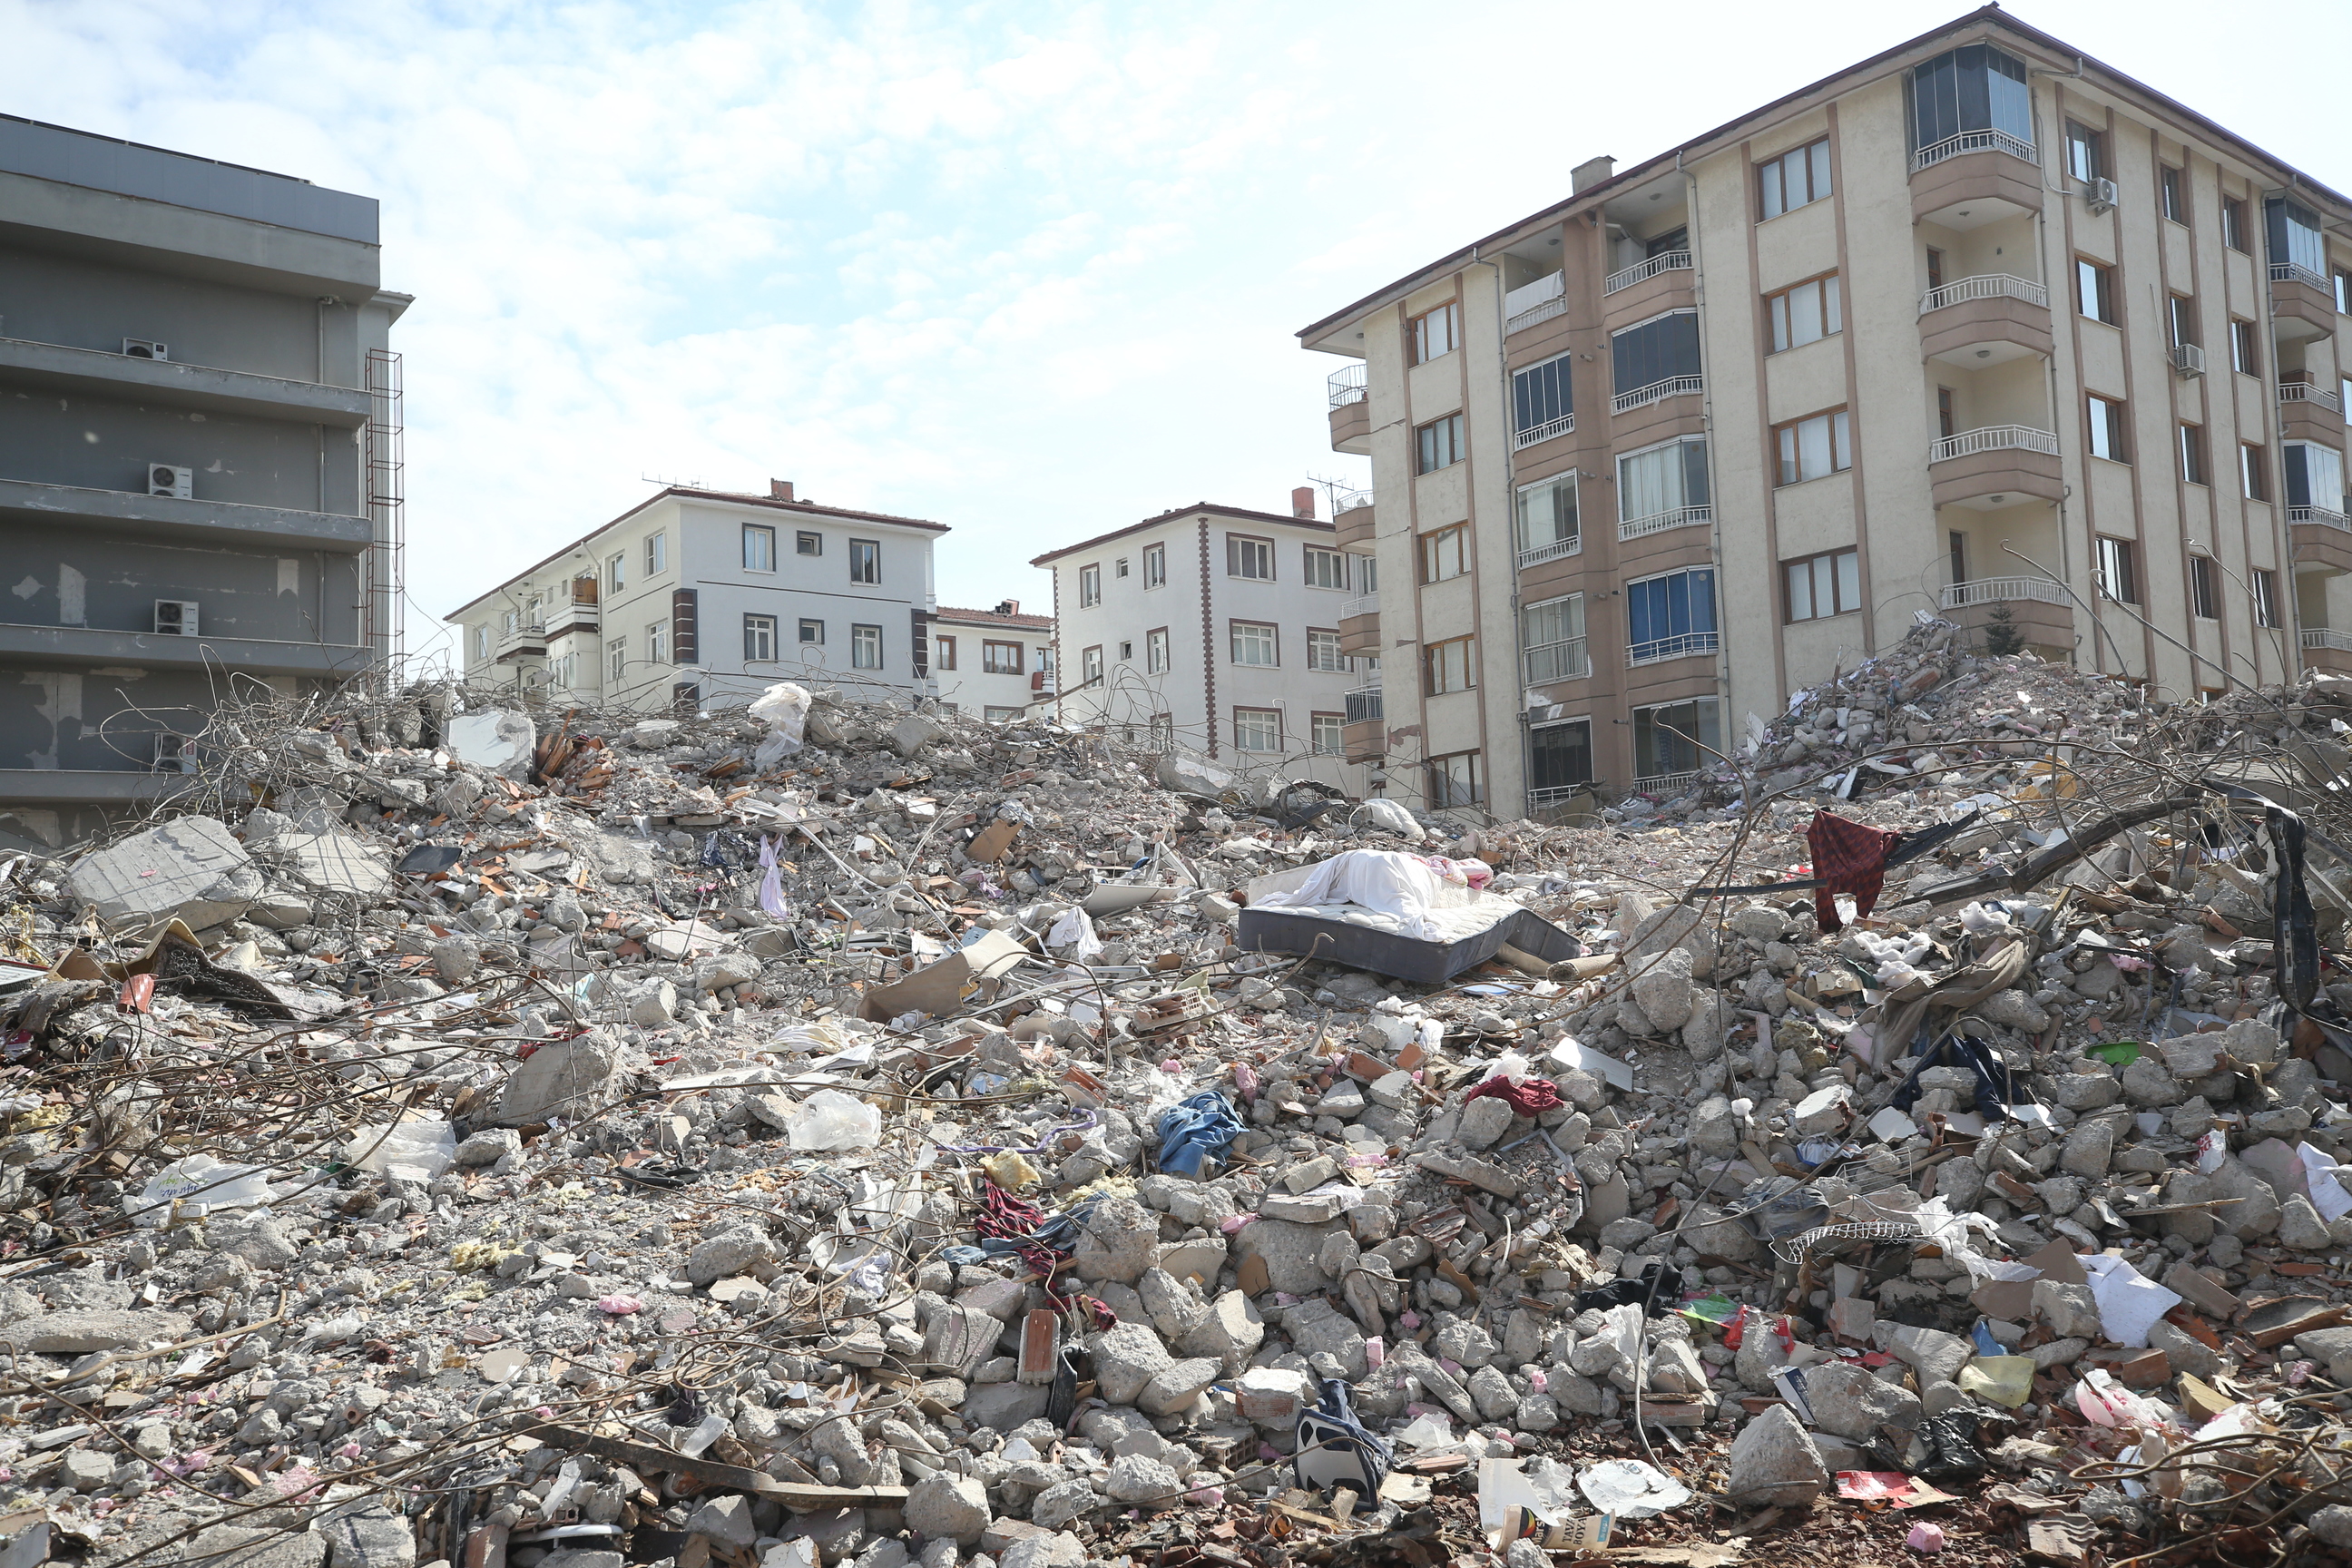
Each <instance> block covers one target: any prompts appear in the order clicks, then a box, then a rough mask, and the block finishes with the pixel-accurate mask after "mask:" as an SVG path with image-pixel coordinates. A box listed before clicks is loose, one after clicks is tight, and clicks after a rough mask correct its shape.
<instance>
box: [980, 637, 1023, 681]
mask: <svg viewBox="0 0 2352 1568" xmlns="http://www.w3.org/2000/svg"><path fill="white" fill-rule="evenodd" d="M980 668H981V669H982V671H983V672H984V673H986V674H989V675H1018V674H1020V673H1021V645H1020V644H1019V643H1017V642H996V641H994V640H992V639H983V640H982V643H981V645H980Z"/></svg>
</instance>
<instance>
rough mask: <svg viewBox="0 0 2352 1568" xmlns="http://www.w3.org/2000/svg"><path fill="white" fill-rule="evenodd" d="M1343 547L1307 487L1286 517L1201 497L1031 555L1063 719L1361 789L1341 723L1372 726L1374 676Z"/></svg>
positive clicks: (1367, 583) (1362, 596) (1365, 579)
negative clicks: (1356, 636)
mask: <svg viewBox="0 0 2352 1568" xmlns="http://www.w3.org/2000/svg"><path fill="white" fill-rule="evenodd" d="M1350 560H1351V558H1350V557H1349V556H1348V555H1346V554H1343V553H1342V552H1340V551H1339V548H1338V545H1337V543H1336V542H1335V541H1334V539H1333V534H1332V526H1331V524H1329V523H1328V522H1322V521H1318V520H1317V519H1316V516H1315V492H1314V491H1313V490H1312V489H1297V490H1294V491H1292V492H1291V515H1289V516H1287V517H1286V516H1283V515H1282V514H1280V513H1278V512H1269V511H1251V510H1247V509H1245V508H1242V507H1231V506H1213V505H1211V504H1209V503H1208V502H1206V501H1201V502H1197V503H1195V504H1193V505H1192V506H1188V507H1181V508H1179V509H1178V510H1174V511H1169V512H1162V513H1161V514H1160V516H1158V517H1152V518H1146V519H1145V520H1144V521H1141V522H1139V523H1135V524H1132V525H1130V526H1129V527H1127V528H1122V529H1119V530H1118V531H1114V532H1111V533H1106V534H1102V535H1100V536H1098V537H1097V538H1094V539H1089V540H1086V541H1084V542H1080V543H1077V544H1073V545H1069V546H1067V547H1066V548H1064V549H1060V550H1053V551H1048V552H1046V553H1045V554H1043V555H1040V556H1038V557H1037V558H1036V559H1035V560H1034V562H1032V563H1031V564H1032V565H1035V566H1043V567H1045V568H1046V569H1047V570H1049V571H1051V572H1052V573H1053V574H1054V625H1055V673H1056V675H1057V676H1058V678H1059V679H1060V684H1061V717H1062V720H1063V721H1064V722H1065V723H1073V724H1085V725H1090V726H1091V725H1108V726H1111V727H1114V728H1116V729H1118V730H1119V731H1122V732H1123V733H1124V734H1125V735H1126V736H1127V737H1128V738H1129V739H1132V740H1134V741H1137V742H1152V741H1153V740H1154V739H1155V738H1156V741H1157V743H1158V744H1160V746H1162V747H1172V748H1174V749H1176V750H1180V751H1185V752H1197V753H1199V754H1201V755H1203V756H1207V757H1211V758H1213V759H1215V760H1217V761H1218V762H1220V763H1223V764H1225V765H1227V766H1232V767H1236V768H1240V769H1242V770H1243V771H1244V772H1248V773H1284V774H1286V775H1287V776H1290V777H1295V778H1307V779H1313V780H1316V781H1317V782H1318V783H1322V784H1332V785H1336V786H1337V787H1339V788H1341V789H1344V790H1347V791H1348V792H1349V794H1351V795H1360V794H1362V793H1364V791H1365V789H1366V786H1367V784H1369V783H1370V780H1369V779H1368V778H1367V776H1366V773H1365V771H1364V770H1363V769H1362V768H1361V767H1360V766H1358V765H1356V764H1354V763H1350V762H1349V760H1348V752H1349V724H1350V723H1351V722H1353V723H1354V724H1355V725H1356V726H1357V730H1358V731H1359V732H1360V736H1371V735H1376V734H1377V733H1378V731H1379V729H1380V701H1381V694H1380V689H1379V682H1380V675H1379V671H1378V668H1377V667H1376V666H1374V665H1373V664H1372V662H1371V661H1370V660H1368V659H1360V658H1352V657H1350V655H1349V647H1348V646H1347V644H1346V642H1345V640H1344V638H1343V636H1342V625H1343V623H1344V622H1345V621H1346V619H1347V618H1348V617H1349V616H1350V615H1353V614H1357V613H1359V612H1364V611H1370V609H1372V607H1373V606H1374V605H1376V604H1377V601H1376V599H1369V598H1368V596H1370V595H1375V594H1376V593H1377V588H1376V585H1375V584H1374V583H1373V582H1372V581H1371V580H1370V578H1369V576H1367V575H1364V574H1368V573H1370V571H1372V570H1374V568H1373V566H1372V563H1371V558H1370V557H1369V556H1356V557H1353V558H1352V560H1353V561H1354V562H1355V563H1357V570H1356V571H1355V572H1351V571H1350V570H1349V563H1350ZM1374 618H1375V619H1376V618H1377V617H1376V616H1375V617H1374ZM1366 650H1367V651H1370V644H1369V643H1368V644H1367V645H1366Z"/></svg>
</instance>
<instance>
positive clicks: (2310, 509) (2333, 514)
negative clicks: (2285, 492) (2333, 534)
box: [2286, 506, 2352, 533]
mask: <svg viewBox="0 0 2352 1568" xmlns="http://www.w3.org/2000/svg"><path fill="white" fill-rule="evenodd" d="M2286 520H2287V521H2289V522H2290V523H2294V522H2315V523H2317V524H2319V525H2320V526H2321V527H2322V528H2340V529H2342V530H2344V531H2346V532H2347V533H2352V518H2347V517H2346V516H2345V515H2344V514H2343V513H2342V512H2340V511H2331V510H2328V509H2327V508H2326V507H2324V506H2291V507H2289V508H2287V509H2286Z"/></svg>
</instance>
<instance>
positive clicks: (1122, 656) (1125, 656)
mask: <svg viewBox="0 0 2352 1568" xmlns="http://www.w3.org/2000/svg"><path fill="white" fill-rule="evenodd" d="M1118 662H1119V663H1121V664H1132V663H1134V662H1135V645H1134V644H1133V643H1131V642H1122V643H1120V644H1119V645H1118Z"/></svg>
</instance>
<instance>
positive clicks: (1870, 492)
mask: <svg viewBox="0 0 2352 1568" xmlns="http://www.w3.org/2000/svg"><path fill="white" fill-rule="evenodd" d="M2347 275H2352V202H2347V199H2346V198H2345V197H2343V196H2341V195H2337V194H2336V193H2335V192H2333V191H2331V190H2328V189H2327V188H2326V187H2325V186H2322V185H2320V184H2316V183H2315V182H2314V181H2313V180H2312V179H2311V178H2310V177H2309V176H2308V175H2305V174H2302V173H2300V172H2299V171H2297V170H2296V169H2294V167H2292V166H2291V165H2289V164H2287V163H2282V162H2280V161H2279V160H2278V159H2277V158H2275V157H2273V156H2272V155H2271V154H2269V153H2264V152H2263V151H2262V150H2261V149H2259V148H2256V147H2253V146H2251V145H2249V144H2248V143H2247V142H2244V141H2243V140H2242V139H2241V138H2239V137H2237V136H2236V135H2234V134H2232V133H2231V132H2229V131H2227V130H2225V129H2223V128H2222V127H2221V126H2219V125H2216V124H2215V123H2213V122H2212V121H2210V120H2207V119H2205V118H2204V117H2203V116H2201V115H2200V114H2198V113H2197V112H2196V111H2194V110H2190V109H2189V108H2187V107H2186V106H2184V105H2182V104H2180V103H2178V102H2176V101H2174V100H2171V99H2169V98H2167V97H2166V96H2164V95H2163V94H2162V93H2160V92H2158V91H2157V90H2156V89H2153V88H2150V87H2147V86H2145V85H2143V84H2142V83H2139V82H2137V81H2134V80H2133V79H2130V78H2128V77H2126V76H2124V75H2122V74H2121V73H2119V72H2117V71H2116V70H2113V69H2111V68H2108V67H2105V66H2103V65H2101V64H2099V63H2098V61H2096V60H2095V59H2093V58H2089V57H2087V56H2085V55H2084V54H2082V53H2081V52H2080V51H2078V50H2077V49H2075V48H2074V47H2073V46H2071V45H2068V44H2065V43H2062V42H2061V41H2059V40H2058V39H2055V38H2053V37H2049V36H2048V35H2046V34H2043V33H2040V32H2037V31H2035V30H2034V29H2032V28H2031V27H2028V26H2024V25H2022V24H2021V23H2019V22H2018V21H2016V20H2015V19H2013V18H2012V17H2011V16H2007V15H2006V14H2004V13H2002V12H2001V11H2000V10H1999V9H1998V8H1996V7H1990V6H1989V7H1987V8H1985V9H1983V10H1981V11H1977V12H1973V13H1971V14H1969V15H1968V16H1963V17H1961V18H1959V19H1958V20H1957V21H1954V22H1952V23H1950V24H1948V25H1947V26H1941V27H1938V28H1937V29H1935V30H1934V31H1932V32H1930V33H1927V34H1926V35H1924V36H1922V37H1917V38H1915V39H1913V40H1912V41H1911V42H1909V43H1906V44H1904V45H1902V46H1901V47H1897V48H1895V49H1891V50H1889V51H1887V52H1886V53H1885V54H1882V55H1879V56H1878V57H1876V58H1873V59H1869V60H1865V61H1864V62H1862V63H1861V64H1858V65H1855V66H1852V67H1849V68H1845V69H1843V70H1841V71H1839V72H1837V73H1836V74H1835V75H1833V76H1831V77H1829V78H1827V79H1824V80H1822V81H1820V82H1816V83H1814V84H1813V85H1812V86H1810V87H1806V88H1803V89H1799V90H1798V91H1796V92H1793V93H1790V95H1789V96H1787V97H1785V98H1782V99H1780V100H1777V101H1775V102H1772V103H1770V104H1768V105H1766V106H1765V107H1763V108H1761V109H1758V110H1752V111H1750V112H1748V113H1746V114H1743V115H1741V116H1740V117H1739V118H1738V119H1737V120H1734V121H1731V122H1730V123H1728V124H1727V125H1724V126H1721V127H1719V128H1717V129H1716V130H1714V131H1710V132H1706V133H1705V134H1704V135H1701V136H1698V137H1696V138H1694V139H1693V140H1691V141H1689V142H1685V143H1684V144H1682V145H1681V146H1679V147H1675V148H1674V149H1672V150H1671V151H1669V152H1666V153H1661V154H1659V155H1657V156H1656V157H1654V158H1652V159H1650V160H1649V161H1647V162H1645V163H1641V164H1640V165H1638V166H1636V167H1634V168H1632V169H1629V170H1626V171H1624V172H1622V173H1619V172H1616V171H1615V170H1614V166H1613V163H1612V161H1611V160H1609V159H1606V158H1601V159H1595V160H1593V161H1591V163H1586V164H1584V165H1582V166H1580V167H1579V168H1578V169H1576V170H1575V171H1574V173H1573V175H1572V194H1571V195H1570V196H1569V198H1568V199H1567V200H1565V201H1562V202H1559V203H1558V204H1557V205H1553V206H1550V207H1548V208H1546V209H1545V210H1544V211H1542V212H1539V213H1538V214H1536V215H1534V216H1531V217H1528V218H1526V219H1524V220H1522V221H1520V222H1518V223H1516V224H1513V225H1511V226H1508V227H1507V228H1504V229H1502V230H1500V231H1498V232H1496V233H1495V234H1491V235H1488V236H1486V237H1484V238H1482V239H1480V240H1478V241H1476V242H1475V244H1472V245H1469V246H1466V247H1463V248H1462V249H1460V250H1457V251H1455V252H1454V253H1453V254H1451V255H1449V256H1446V257H1444V258H1440V259H1438V260H1435V261H1433V262H1432V263H1430V264H1429V265H1428V266H1426V267H1424V268H1421V269H1419V270H1417V271H1415V272H1414V273H1412V275H1411V276H1409V277H1406V278H1402V279H1398V280H1397V281H1396V282H1394V283H1391V284H1390V285H1388V286H1387V287H1385V288H1383V289H1380V290H1379V291H1377V292H1376V293H1373V294H1371V295H1370V296H1368V297H1367V298H1365V299H1362V300H1358V301H1356V302H1355V303H1354V304H1351V305H1349V306H1348V307H1347V308H1346V309H1344V310H1339V311H1338V312H1337V313H1335V314H1333V315H1331V316H1329V317H1327V318H1326V319H1324V320H1323V321H1318V322H1316V323H1315V324H1314V325H1313V326H1311V327H1308V328H1307V329H1306V330H1305V331H1303V332H1302V333H1301V334H1300V337H1301V339H1302V341H1303V342H1304V343H1305V345H1306V346H1307V347H1308V348H1310V349H1314V350H1318V351H1321V352H1324V353H1336V354H1340V355H1344V356H1346V357H1348V358H1349V359H1351V360H1353V361H1355V362H1356V363H1352V364H1350V365H1349V366H1347V367H1346V368H1345V369H1344V370H1342V371H1341V372H1340V373H1339V374H1336V375H1334V376H1333V377H1332V378H1331V395H1330V420H1331V432H1332V440H1333V445H1334V446H1335V447H1337V449H1339V450H1340V451H1343V452H1353V453H1362V454H1367V455H1369V456H1370V459H1371V468H1372V479H1373V487H1372V489H1373V495H1376V496H1377V501H1376V502H1374V501H1373V500H1372V497H1371V496H1367V497H1365V498H1363V500H1364V501H1365V504H1364V505H1362V506H1360V507H1357V508H1353V509H1351V510H1348V511H1344V512H1342V513H1340V514H1339V530H1340V535H1339V540H1340V543H1341V544H1342V546H1343V547H1344V548H1346V549H1348V550H1349V551H1351V552H1362V554H1363V555H1364V557H1365V558H1368V559H1377V560H1378V561H1379V563H1380V566H1379V581H1380V582H1381V585H1382V586H1381V601H1380V605H1379V607H1378V624H1377V633H1376V635H1377V638H1378V644H1379V647H1381V650H1382V652H1383V655H1384V659H1383V663H1384V666H1385V668H1386V693H1385V696H1386V720H1385V723H1384V725H1383V726H1382V730H1381V733H1380V734H1379V736H1378V737H1377V739H1372V738H1370V737H1368V738H1367V740H1366V742H1365V743H1364V745H1363V746H1362V748H1361V749H1360V750H1353V751H1351V754H1352V755H1357V756H1361V757H1365V758H1367V759H1370V758H1373V757H1378V758H1379V759H1381V762H1382V763H1384V768H1385V773H1386V776H1387V780H1388V783H1389V787H1390V788H1391V790H1392V791H1400V792H1407V793H1411V794H1413V795H1421V796H1423V797H1425V798H1427V799H1428V800H1430V801H1431V802H1433V803H1446V802H1455V803H1467V802H1478V803H1483V804H1485V805H1486V806H1487V807H1488V808H1489V809H1491V810H1493V811H1494V812H1496V814H1498V815H1501V816H1516V815H1518V814H1520V813H1522V812H1526V811H1530V810H1540V809H1541V808H1542V807H1544V806H1545V805H1548V804H1549V803H1552V802H1554V801H1557V800H1559V798H1560V797H1561V796H1562V795H1566V794H1567V793H1569V792H1570V790H1572V789H1573V788H1574V787H1575V786H1577V785H1579V784H1582V783H1584V782H1585V781H1587V780H1594V779H1597V780H1599V781H1601V782H1602V783H1604V784H1606V785H1608V786H1611V787H1613V788H1619V789H1634V790H1669V789H1672V788H1674V787H1675V786H1676V784H1678V783H1679V782H1680V775H1683V774H1685V773H1688V772H1689V771H1690V770H1691V769H1693V768H1694V767H1696V765H1697V763H1698V761H1699V759H1700V758H1701V757H1702V756H1703V755H1704V754H1705V753H1706V752H1709V751H1726V752H1728V751H1732V750H1734V749H1736V746H1737V745H1738V743H1739V742H1740V738H1741V737H1742V735H1743V733H1744V731H1745V724H1744V720H1745V717H1746V716H1747V715H1748V714H1751V713H1752V714H1755V715H1758V716H1769V715H1771V714H1773V713H1775V712H1777V711H1779V710H1780V709H1781V708H1782V707H1783V706H1784V705H1785V704H1786V703H1787V701H1788V700H1789V699H1790V696H1791V694H1792V693H1794V692H1796V691H1798V690H1799V689H1802V688H1804V687H1805V686H1807V685H1809V684H1810V683H1811V682H1814V681H1817V680H1819V679H1822V678H1823V677H1825V676H1827V675H1829V674H1831V673H1832V671H1833V670H1834V669H1836V668H1840V667H1844V668H1851V667H1853V665H1855V664H1856V663H1858V662H1860V661H1861V660H1864V659H1866V658H1870V657H1871V656H1872V654H1873V653H1874V652H1875V651H1877V650H1879V649H1882V648H1884V647H1887V646H1888V645H1889V644H1890V643H1891V642H1892V641H1893V640H1894V639H1895V638H1897V637H1900V636H1901V635H1902V634H1903V633H1904V631H1905V630H1906V628H1907V627H1908V626H1911V625H1912V624H1913V617H1914V614H1915V612H1919V611H1927V612H1931V613H1934V614H1937V615H1943V616H1950V617H1952V618H1954V619H1957V620H1958V621H1961V622H1962V623H1964V624H1966V625H1968V626H1971V627H1974V628H1979V629H1981V630H1983V631H1985V632H1986V633H1987V634H1988V635H1990V636H1991V637H1994V638H1995V639H1996V640H1997V641H2000V642H2005V641H2009V640H2011V639H2015V640H2018V641H2021V642H2022V643H2023V644H2025V645H2028V646H2030V647H2033V648H2035V649H2037V650H2038V651H2040V652H2041V653H2042V655H2043V656H2044V657H2046V658H2054V659H2067V660H2071V661H2073V662H2074V663H2075V664H2077V665H2079V666H2081V667H2083V668H2087V669H2093V670H2097V671H2101V672H2104V673H2106V674H2109V675H2113V676H2116V677H2118V678H2120V679H2128V680H2133V681H2144V682H2147V683H2150V684H2151V685H2152V687H2153V688H2155V689H2158V690H2160V691H2161V692H2163V693H2164V694H2166V695H2168V696H2172V697H2177V698H2182V699H2190V700H2193V699H2195V698H2196V697H2197V696H2198V695H2199V694H2200V693H2204V692H2210V691H2214V690H2218V689H2224V688H2226V687H2227V686H2229V685H2230V684H2231V683H2232V682H2257V681H2267V680H2276V679H2281V678H2282V677H2286V676H2291V675H2293V674H2294V672H2295V671H2296V669H2297V668H2298V667H2299V664H2318V665H2320V666H2322V667H2324V668H2329V669H2343V670H2352V588H2347V583H2346V574H2347V572H2352V528H2347V521H2346V515H2345V514H2346V510H2347V507H2346V501H2345V497H2344V483H2343V471H2344V458H2343V452H2344V446H2345V434H2346V432H2345V409H2346V406H2347V404H2346V396H2347V392H2352V383H2347V379H2346V376H2347V365H2346V362H2345V359H2344V356H2343V353H2342V350H2341V348H2340V347H2339V345H2340V344H2341V343H2342V342H2343V341H2344V333H2345V331H2346V330H2347V328H2352V321H2347V317H2346V316H2345V314H2344V311H2345V310H2346V308H2347V305H2352V297H2347V288H2352V281H2348V280H2347ZM1989 621H1990V623H1991V624H1990V625H1989Z"/></svg>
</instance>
